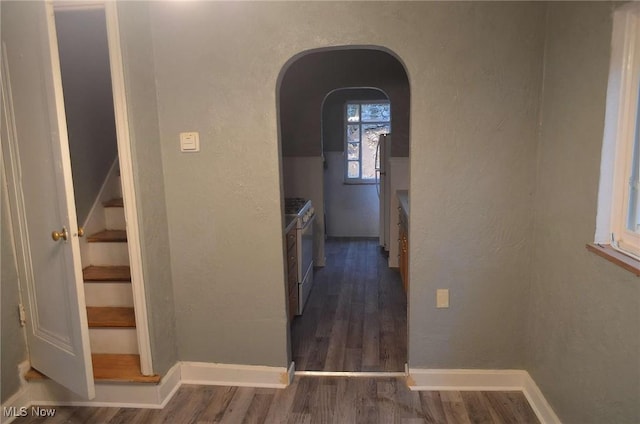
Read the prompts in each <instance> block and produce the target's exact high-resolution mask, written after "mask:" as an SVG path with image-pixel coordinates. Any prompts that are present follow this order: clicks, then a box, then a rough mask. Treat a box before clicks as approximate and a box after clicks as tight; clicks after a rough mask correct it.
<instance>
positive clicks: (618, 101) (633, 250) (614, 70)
mask: <svg viewBox="0 0 640 424" xmlns="http://www.w3.org/2000/svg"><path fill="white" fill-rule="evenodd" d="M639 103H640V5H638V4H635V3H632V4H627V5H625V6H623V7H621V8H619V9H618V10H616V12H615V13H614V21H613V36H612V53H611V66H610V69H609V85H608V88H607V104H606V117H605V133H604V139H603V146H602V163H601V168H600V191H599V193H598V216H597V223H596V237H595V238H596V240H595V242H596V244H599V245H600V244H601V245H610V246H611V247H613V248H614V249H617V250H618V251H620V252H622V253H625V254H626V255H628V256H631V257H632V258H634V259H635V260H636V262H637V264H640V195H639V194H638V189H639V186H640V169H639V168H640V146H639V142H638V139H639V136H640V107H639Z"/></svg>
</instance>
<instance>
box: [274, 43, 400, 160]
mask: <svg viewBox="0 0 640 424" xmlns="http://www.w3.org/2000/svg"><path fill="white" fill-rule="evenodd" d="M281 77H282V84H281V89H280V93H279V94H280V96H279V101H280V110H279V112H280V125H281V131H282V152H283V154H284V155H285V156H320V153H321V150H320V138H321V121H320V114H321V111H322V102H323V100H324V99H325V96H326V95H327V94H329V93H330V92H331V91H332V90H335V89H338V88H345V87H377V88H380V89H382V90H383V91H384V92H385V93H386V94H387V95H388V97H389V101H390V102H391V108H392V115H391V125H392V126H393V127H394V128H396V129H397V133H396V134H394V145H393V146H392V149H391V154H392V156H408V155H409V94H410V93H409V82H408V80H407V74H406V71H405V69H404V67H403V65H402V63H401V62H400V61H398V59H397V58H396V57H394V56H393V55H391V54H389V53H388V52H386V51H382V50H375V49H340V50H329V51H320V52H310V53H308V54H306V55H303V56H300V57H297V58H296V60H295V61H292V63H291V64H290V65H288V66H287V68H286V70H285V72H283V74H282V75H281Z"/></svg>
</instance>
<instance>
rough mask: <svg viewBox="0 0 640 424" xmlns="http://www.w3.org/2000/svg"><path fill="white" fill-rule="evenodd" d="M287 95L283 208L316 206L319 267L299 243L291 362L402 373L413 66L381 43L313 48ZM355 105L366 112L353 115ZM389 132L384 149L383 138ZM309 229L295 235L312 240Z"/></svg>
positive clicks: (282, 128) (285, 76)
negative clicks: (403, 226)
mask: <svg viewBox="0 0 640 424" xmlns="http://www.w3.org/2000/svg"><path fill="white" fill-rule="evenodd" d="M277 90H278V92H277V98H278V119H279V136H280V137H279V141H280V152H281V155H282V157H281V165H282V184H281V187H282V197H283V198H284V201H285V202H284V203H285V215H287V214H293V213H294V212H295V209H296V207H288V206H290V205H291V203H292V201H291V199H294V198H295V199H298V206H297V207H298V208H299V207H300V205H304V204H306V203H305V202H306V201H308V200H310V201H311V204H312V205H313V210H315V218H314V220H313V224H312V228H313V231H312V233H313V236H312V239H313V254H312V256H313V267H312V268H311V272H310V273H307V270H306V269H305V267H306V266H307V264H308V261H306V260H304V252H301V249H300V248H297V252H296V253H297V256H296V261H295V262H296V264H295V266H296V267H297V274H298V277H297V280H298V281H296V284H297V286H296V285H295V284H293V283H288V289H287V290H286V293H287V294H288V296H289V298H288V299H287V303H288V304H289V309H290V314H289V316H290V323H289V324H290V325H291V327H290V332H289V333H290V338H291V340H290V346H291V359H292V360H293V361H295V363H296V370H298V371H300V370H305V371H332V372H342V371H348V372H358V371H366V372H372V371H379V372H402V371H403V370H404V365H405V363H406V362H407V337H406V336H407V326H406V322H407V316H406V311H407V297H406V293H405V291H404V289H403V284H402V282H401V281H400V274H399V272H398V265H399V262H398V244H397V239H398V236H397V234H398V229H397V222H398V216H397V215H398V213H397V212H396V209H395V207H394V206H395V205H397V204H398V201H397V197H396V191H397V190H406V189H408V187H409V161H408V157H409V105H410V89H409V81H408V77H407V73H406V71H405V68H404V66H403V64H402V63H401V61H400V60H399V59H398V58H397V57H396V56H395V55H394V54H392V53H391V52H389V51H387V50H385V49H382V48H375V47H352V46H349V47H340V48H331V49H322V50H313V51H309V52H304V53H302V54H300V55H297V56H296V57H294V58H292V59H291V60H290V61H289V62H288V63H287V64H286V65H285V67H284V68H283V70H282V72H281V75H280V78H279V83H278V88H277ZM348 109H349V110H351V111H352V112H351V113H352V114H353V111H354V110H357V111H358V116H357V117H355V115H354V116H349V117H347V113H350V112H349V111H348ZM381 110H384V111H385V112H384V113H379V112H380V111H381ZM389 110H390V117H389V114H388V112H389ZM372 111H373V112H372ZM365 112H366V113H365ZM376 116H377V117H376ZM354 120H355V121H354ZM356 121H358V122H356ZM360 121H362V122H360ZM356 127H357V128H356ZM374 127H375V128H374ZM389 129H390V130H391V135H390V136H389V137H386V138H385V137H383V138H385V139H386V140H387V143H388V149H387V154H386V155H384V150H380V151H378V150H377V149H376V148H377V145H378V134H380V133H382V132H384V133H387V132H388V130H389ZM349 132H351V134H352V135H351V136H349V135H348V133H349ZM356 133H357V134H360V133H362V137H360V135H358V137H359V138H357V139H355V138H353V134H356ZM365 135H368V137H365ZM350 137H351V138H350ZM374 139H375V140H374ZM390 140H393V141H392V142H391V141H390ZM366 155H369V156H371V155H375V159H372V157H373V156H371V157H369V156H366ZM367 158H368V159H367ZM358 161H359V162H358ZM374 161H375V164H376V165H375V167H376V171H375V177H373V176H372V175H373V174H372V172H371V171H372V170H371V169H369V168H371V167H372V164H373V163H374ZM358 166H360V168H358V171H357V172H355V171H353V170H350V169H349V167H351V168H352V169H355V168H354V167H356V168H357V167H358ZM380 167H382V168H383V170H382V172H380ZM365 170H366V172H365ZM356 174H357V176H358V178H353V177H354V176H355V175H356ZM360 177H362V178H360ZM385 183H386V185H387V190H384V189H383V190H380V187H382V185H383V184H385ZM300 199H303V200H300ZM307 205H308V204H307ZM392 208H393V209H392ZM303 212H304V213H303V214H302V215H303V216H304V215H309V211H303ZM303 216H300V217H299V219H298V221H299V222H300V224H299V226H300V227H304V225H303V224H302V221H303ZM290 221H291V219H285V226H286V225H287V224H288V223H289V222H290ZM294 225H296V224H294ZM393 227H395V228H393ZM385 229H386V231H385ZM301 231H302V229H301V228H298V236H297V240H298V241H299V242H300V243H303V245H306V246H308V245H309V243H308V242H307V243H306V244H304V241H303V240H304V237H302V236H300V235H299V234H300V233H301ZM307 240H309V238H307ZM288 256H292V255H289V254H288ZM290 265H291V264H290ZM288 269H289V268H288ZM300 271H302V272H300ZM293 272H294V271H289V275H290V276H291V275H292V273H293ZM289 281H290V282H291V281H292V279H291V278H289ZM294 297H297V299H295V298H294Z"/></svg>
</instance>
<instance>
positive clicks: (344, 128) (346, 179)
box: [342, 99, 393, 185]
mask: <svg viewBox="0 0 640 424" xmlns="http://www.w3.org/2000/svg"><path fill="white" fill-rule="evenodd" d="M376 103H380V104H382V103H386V104H389V105H391V101H390V100H389V99H382V100H348V101H346V102H345V103H344V106H343V108H342V119H343V125H342V133H343V136H344V183H345V184H365V185H366V184H378V178H362V152H363V149H362V125H363V124H364V125H366V124H378V123H383V122H385V121H372V122H362V121H358V122H348V120H347V106H348V105H354V104H358V105H370V104H376ZM361 111H362V109H360V112H361ZM391 113H392V114H393V111H392V112H391ZM355 124H358V125H360V130H361V131H360V158H359V159H358V161H359V162H360V177H358V178H349V140H348V138H349V137H348V136H347V125H355ZM389 129H391V120H389Z"/></svg>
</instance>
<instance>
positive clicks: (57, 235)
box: [51, 227, 69, 241]
mask: <svg viewBox="0 0 640 424" xmlns="http://www.w3.org/2000/svg"><path fill="white" fill-rule="evenodd" d="M68 235H69V233H68V232H67V228H66V227H62V231H60V232H57V231H52V232H51V238H52V239H53V241H58V240H60V239H64V240H65V241H66V240H67V237H68Z"/></svg>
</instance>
